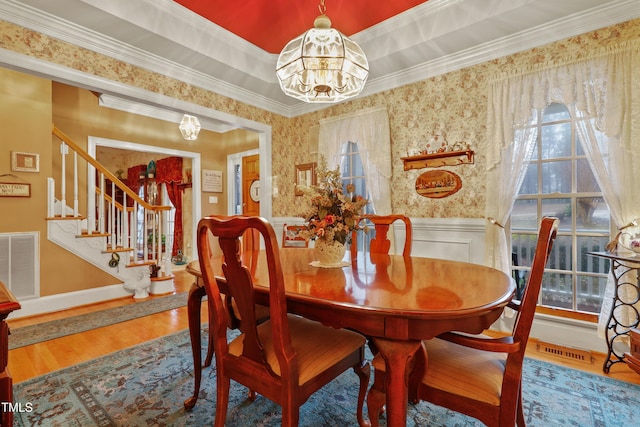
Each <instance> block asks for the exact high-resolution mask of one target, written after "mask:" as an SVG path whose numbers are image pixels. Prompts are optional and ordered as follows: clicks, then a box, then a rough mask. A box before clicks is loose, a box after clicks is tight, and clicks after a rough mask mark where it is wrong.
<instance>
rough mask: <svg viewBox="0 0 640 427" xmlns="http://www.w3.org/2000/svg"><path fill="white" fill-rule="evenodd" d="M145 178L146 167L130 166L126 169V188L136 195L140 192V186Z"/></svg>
mask: <svg viewBox="0 0 640 427" xmlns="http://www.w3.org/2000/svg"><path fill="white" fill-rule="evenodd" d="M146 176H147V165H138V166H131V167H130V168H129V169H127V182H126V184H127V187H129V188H130V189H132V190H133V191H134V192H135V193H136V194H138V191H139V190H140V186H141V185H142V183H143V182H144V177H146ZM140 177H142V179H140Z"/></svg>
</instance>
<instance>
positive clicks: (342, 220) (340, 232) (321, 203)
mask: <svg viewBox="0 0 640 427" xmlns="http://www.w3.org/2000/svg"><path fill="white" fill-rule="evenodd" d="M317 174H318V184H317V185H313V186H310V187H304V188H302V189H301V190H302V192H303V195H304V197H305V203H303V204H302V206H303V208H302V209H303V210H302V212H301V213H300V216H301V217H303V218H304V219H305V221H306V230H303V231H302V232H301V233H300V235H301V236H302V237H304V238H306V239H311V240H315V239H320V240H326V241H327V242H328V241H332V240H335V241H337V242H340V243H342V244H345V243H346V242H347V241H348V240H349V238H350V236H351V231H353V229H354V228H355V227H356V218H357V217H358V216H359V215H360V214H361V213H362V209H363V208H364V206H365V205H366V204H367V200H366V199H364V198H363V197H362V196H358V195H355V194H354V191H355V186H354V185H353V184H348V185H347V186H346V191H347V195H345V194H344V191H343V189H342V176H341V175H340V168H337V169H335V170H328V169H327V164H326V160H325V159H324V158H321V159H320V166H319V167H318V169H317Z"/></svg>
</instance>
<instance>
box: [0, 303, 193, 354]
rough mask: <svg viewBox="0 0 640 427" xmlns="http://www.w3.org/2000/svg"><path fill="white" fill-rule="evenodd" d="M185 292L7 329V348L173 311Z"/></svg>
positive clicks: (178, 305) (182, 304)
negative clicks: (8, 330)
mask: <svg viewBox="0 0 640 427" xmlns="http://www.w3.org/2000/svg"><path fill="white" fill-rule="evenodd" d="M187 295H188V292H181V293H177V294H173V295H169V296H166V297H160V298H153V299H150V300H147V301H140V302H136V303H135V304H127V305H123V306H121V307H114V308H108V309H106V310H100V311H94V312H91V313H87V314H81V315H78V316H71V317H67V318H64V319H60V320H52V321H50V322H43V323H38V324H36V325H31V326H24V327H22V328H15V329H14V328H11V335H9V350H13V349H14V348H20V347H24V346H26V345H31V344H35V343H39V342H42V341H48V340H52V339H56V338H60V337H64V336H67V335H73V334H77V333H80V332H85V331H89V330H91V329H96V328H101V327H103V326H109V325H113V324H114V323H120V322H126V321H127V320H132V319H137V318H139V317H144V316H148V315H150V314H154V313H160V312H163V311H167V310H173V309H174V308H178V307H182V306H185V305H187Z"/></svg>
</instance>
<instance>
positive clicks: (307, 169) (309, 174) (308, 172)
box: [294, 163, 316, 196]
mask: <svg viewBox="0 0 640 427" xmlns="http://www.w3.org/2000/svg"><path fill="white" fill-rule="evenodd" d="M295 167H296V187H295V192H294V194H295V195H296V196H302V195H303V194H304V193H303V192H302V190H301V189H300V187H309V186H311V185H316V164H315V163H304V164H301V165H296V166H295Z"/></svg>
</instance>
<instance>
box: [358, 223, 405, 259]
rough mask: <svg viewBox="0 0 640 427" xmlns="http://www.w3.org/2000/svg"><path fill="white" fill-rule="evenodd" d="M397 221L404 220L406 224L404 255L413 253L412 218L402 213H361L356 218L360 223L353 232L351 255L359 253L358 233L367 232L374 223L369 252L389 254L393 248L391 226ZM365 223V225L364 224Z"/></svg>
mask: <svg viewBox="0 0 640 427" xmlns="http://www.w3.org/2000/svg"><path fill="white" fill-rule="evenodd" d="M396 221H402V222H403V223H404V226H405V240H404V249H403V250H402V255H403V256H409V255H411V241H412V238H413V236H412V235H413V231H412V226H411V219H410V218H409V217H408V216H405V215H401V214H392V215H369V214H367V215H360V216H359V217H358V219H357V220H356V224H357V225H358V226H357V227H356V228H355V229H354V230H353V232H352V233H351V257H352V258H353V257H355V256H356V255H357V253H358V234H360V233H362V234H363V236H364V233H365V232H366V229H367V228H368V224H373V227H374V230H375V235H374V237H373V238H372V239H371V240H370V241H369V245H370V246H369V252H370V253H372V254H388V253H389V249H390V248H391V240H389V237H388V233H389V226H391V225H392V224H393V223H394V222H396ZM362 224H364V226H363V225H362Z"/></svg>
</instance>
